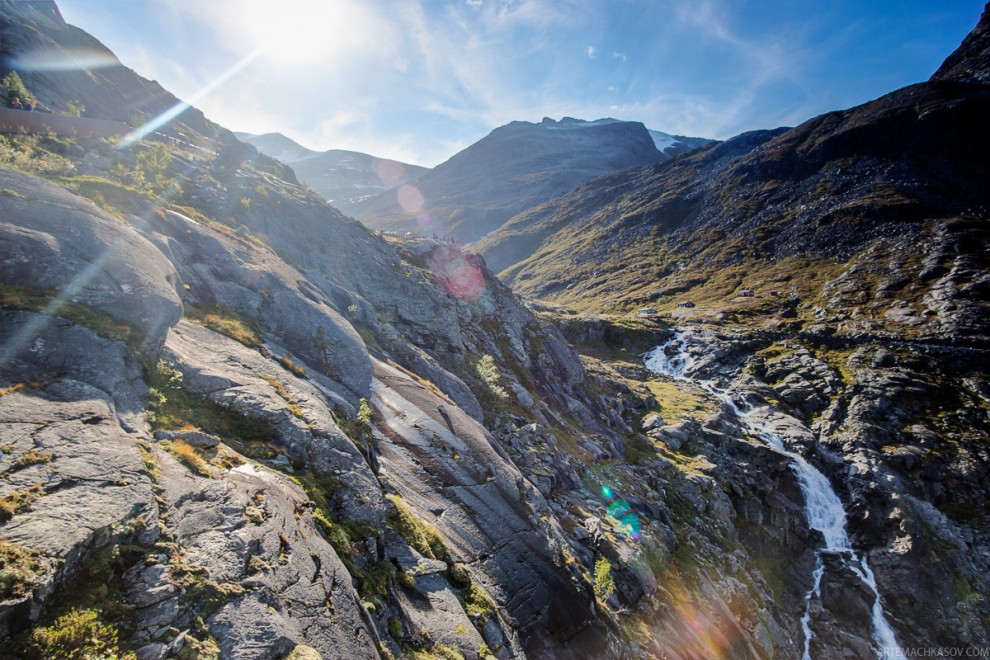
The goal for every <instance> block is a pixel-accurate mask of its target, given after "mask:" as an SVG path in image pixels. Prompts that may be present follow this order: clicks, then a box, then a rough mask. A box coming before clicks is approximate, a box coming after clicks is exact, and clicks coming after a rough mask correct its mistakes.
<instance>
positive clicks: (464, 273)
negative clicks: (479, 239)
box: [426, 245, 488, 302]
mask: <svg viewBox="0 0 990 660" xmlns="http://www.w3.org/2000/svg"><path fill="white" fill-rule="evenodd" d="M426 262H427V264H428V265H429V267H430V272H431V273H433V276H434V277H435V278H436V279H437V282H439V283H440V286H442V287H443V288H444V290H445V291H446V292H447V293H449V294H450V295H452V296H454V297H455V298H457V299H458V300H460V301H461V302H474V301H476V300H478V299H479V298H481V296H482V295H483V294H484V293H485V291H486V290H487V289H488V286H487V285H486V284H485V275H484V273H483V272H482V270H481V263H480V262H481V258H480V257H478V256H477V255H474V254H468V253H466V252H462V251H461V250H460V248H457V247H456V246H453V245H438V246H436V247H435V248H433V249H432V250H431V251H430V252H429V254H427V255H426Z"/></svg>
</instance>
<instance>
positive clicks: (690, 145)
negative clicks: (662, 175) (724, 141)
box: [650, 130, 714, 156]
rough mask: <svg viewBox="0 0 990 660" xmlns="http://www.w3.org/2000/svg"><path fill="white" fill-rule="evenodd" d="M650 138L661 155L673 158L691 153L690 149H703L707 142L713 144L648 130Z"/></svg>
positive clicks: (702, 139)
mask: <svg viewBox="0 0 990 660" xmlns="http://www.w3.org/2000/svg"><path fill="white" fill-rule="evenodd" d="M650 137H651V138H653V144H654V145H655V146H656V148H657V151H659V152H660V153H662V154H663V155H664V156H675V155H677V154H679V153H682V152H685V151H691V150H692V149H697V148H698V147H703V146H705V145H706V144H708V143H709V142H714V140H709V139H708V138H697V137H685V136H683V135H670V134H669V133H664V132H663V131H654V130H650Z"/></svg>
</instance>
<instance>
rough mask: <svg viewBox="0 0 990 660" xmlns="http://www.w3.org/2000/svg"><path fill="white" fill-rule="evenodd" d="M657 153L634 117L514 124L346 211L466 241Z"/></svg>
mask: <svg viewBox="0 0 990 660" xmlns="http://www.w3.org/2000/svg"><path fill="white" fill-rule="evenodd" d="M662 158H663V155H662V154H661V153H660V152H659V151H658V150H657V148H656V147H655V146H654V143H653V139H652V138H651V136H650V134H649V132H648V131H647V130H646V128H645V127H644V126H643V125H642V124H640V123H638V122H626V121H616V120H614V119H600V120H598V121H582V120H579V119H572V118H570V117H565V118H563V119H561V120H560V121H554V120H552V119H549V118H545V119H544V120H543V121H542V122H540V123H538V124H533V123H530V122H524V121H515V122H512V123H510V124H507V125H505V126H502V127H500V128H496V129H495V130H494V131H492V132H491V133H490V134H489V135H487V136H486V137H484V138H482V139H481V140H479V141H478V142H476V143H475V144H472V145H471V146H470V147H468V148H466V149H464V150H463V151H461V152H459V153H457V154H455V155H454V156H452V157H451V158H450V159H449V160H447V161H446V162H444V163H441V164H440V165H437V166H436V167H435V168H433V170H431V171H430V172H429V173H428V174H426V175H424V176H423V177H422V178H420V179H419V180H418V181H416V183H415V186H414V187H410V188H401V187H400V188H399V189H398V190H396V191H392V192H387V193H383V194H380V195H378V196H376V197H373V198H371V199H369V200H368V201H366V202H364V203H362V204H360V205H358V206H357V207H356V208H354V209H353V211H354V215H355V217H357V218H358V219H359V220H361V221H362V222H363V223H364V224H366V225H367V226H369V227H371V228H373V229H384V230H388V231H397V232H402V233H405V232H413V233H426V234H442V235H451V236H453V237H454V239H455V240H456V241H458V242H462V243H466V242H471V241H475V240H478V239H479V238H481V237H482V236H484V235H485V234H487V233H489V232H491V231H494V230H495V229H496V228H497V227H498V226H499V225H501V224H502V223H503V222H504V221H505V220H507V219H508V218H509V217H511V216H512V215H514V214H515V213H517V212H519V211H521V210H523V209H525V208H528V207H530V206H533V205H535V204H538V203H540V202H542V201H544V200H546V199H549V198H550V197H553V196H554V195H558V194H560V193H563V192H566V191H568V190H571V189H572V188H574V187H575V186H577V185H579V184H581V183H583V182H585V181H588V180H589V179H592V178H594V177H596V176H599V175H601V174H605V173H607V172H612V171H614V170H618V169H623V168H626V167H633V166H636V165H644V164H647V163H654V162H657V161H658V160H661V159H662Z"/></svg>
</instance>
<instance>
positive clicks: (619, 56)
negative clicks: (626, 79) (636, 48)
mask: <svg viewBox="0 0 990 660" xmlns="http://www.w3.org/2000/svg"><path fill="white" fill-rule="evenodd" d="M612 59H616V60H621V61H623V62H626V61H628V60H629V57H627V56H626V54H625V53H619V52H613V53H612Z"/></svg>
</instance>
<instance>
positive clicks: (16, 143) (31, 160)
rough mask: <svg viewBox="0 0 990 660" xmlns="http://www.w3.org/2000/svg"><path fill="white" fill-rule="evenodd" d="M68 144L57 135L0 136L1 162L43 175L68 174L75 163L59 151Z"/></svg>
mask: <svg viewBox="0 0 990 660" xmlns="http://www.w3.org/2000/svg"><path fill="white" fill-rule="evenodd" d="M66 145H67V143H66V142H65V141H64V140H60V139H59V138H56V137H55V136H54V135H23V134H19V133H7V134H4V135H0V165H2V166H4V167H9V168H10V169H12V170H19V171H21V172H26V173H27V174H34V175H36V176H42V177H61V176H67V175H69V174H71V173H72V172H74V171H75V169H76V166H75V165H74V164H73V163H72V161H71V160H69V159H68V158H66V157H65V156H63V155H62V154H61V153H59V152H62V151H65V149H66Z"/></svg>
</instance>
